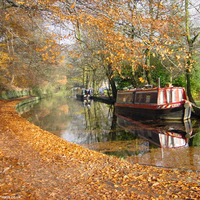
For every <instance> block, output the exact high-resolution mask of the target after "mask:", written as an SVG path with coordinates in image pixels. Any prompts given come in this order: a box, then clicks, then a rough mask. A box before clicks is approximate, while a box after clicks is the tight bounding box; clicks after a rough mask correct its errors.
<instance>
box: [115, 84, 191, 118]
mask: <svg viewBox="0 0 200 200" xmlns="http://www.w3.org/2000/svg"><path fill="white" fill-rule="evenodd" d="M191 111H192V106H191V103H190V102H189V101H187V98H186V93H185V89H184V88H182V87H165V88H160V87H156V88H149V89H134V90H128V91H119V92H118V93H117V101H116V103H115V112H116V114H118V115H122V116H125V117H128V118H146V119H161V120H186V119H189V118H190V117H191Z"/></svg>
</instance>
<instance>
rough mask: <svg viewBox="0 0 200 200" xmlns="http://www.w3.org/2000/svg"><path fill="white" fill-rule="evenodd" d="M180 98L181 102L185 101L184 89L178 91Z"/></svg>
mask: <svg viewBox="0 0 200 200" xmlns="http://www.w3.org/2000/svg"><path fill="white" fill-rule="evenodd" d="M178 98H179V101H182V100H183V90H182V89H179V90H178Z"/></svg>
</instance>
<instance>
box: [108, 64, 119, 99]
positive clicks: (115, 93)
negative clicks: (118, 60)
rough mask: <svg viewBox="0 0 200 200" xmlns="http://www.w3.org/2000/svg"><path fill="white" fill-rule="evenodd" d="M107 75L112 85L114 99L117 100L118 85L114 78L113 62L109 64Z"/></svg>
mask: <svg viewBox="0 0 200 200" xmlns="http://www.w3.org/2000/svg"><path fill="white" fill-rule="evenodd" d="M106 74H107V76H108V79H109V83H110V85H111V88H112V95H113V101H114V102H115V101H116V99H117V87H116V84H115V81H114V78H113V71H112V66H111V64H109V65H108V70H107V73H106Z"/></svg>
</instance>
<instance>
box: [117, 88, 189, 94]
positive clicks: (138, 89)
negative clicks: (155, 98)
mask: <svg viewBox="0 0 200 200" xmlns="http://www.w3.org/2000/svg"><path fill="white" fill-rule="evenodd" d="M166 89H184V90H185V88H184V87H163V88H158V87H156V88H150V89H149V88H148V89H145V88H144V89H143V88H136V89H131V90H123V91H118V93H124V92H126V93H129V92H130V93H131V92H134V91H147V92H149V91H156V90H166Z"/></svg>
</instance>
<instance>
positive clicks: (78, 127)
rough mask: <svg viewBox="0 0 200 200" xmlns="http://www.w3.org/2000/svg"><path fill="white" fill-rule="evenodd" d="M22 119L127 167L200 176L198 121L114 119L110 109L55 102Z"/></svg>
mask: <svg viewBox="0 0 200 200" xmlns="http://www.w3.org/2000/svg"><path fill="white" fill-rule="evenodd" d="M18 112H19V113H20V115H21V116H22V117H24V118H26V119H27V120H28V121H30V122H31V123H33V124H35V125H37V126H40V127H41V128H42V129H44V130H47V131H49V132H51V133H53V134H55V135H57V136H59V137H61V138H63V139H65V140H66V141H69V142H73V143H76V144H79V145H81V146H84V147H86V148H89V149H92V150H95V151H99V152H102V153H104V154H107V155H114V156H117V157H119V158H123V159H125V160H127V161H128V162H130V163H133V164H134V163H139V164H144V165H154V166H162V167H170V168H171V167H173V168H182V169H191V170H198V171H200V134H198V133H199V132H200V120H199V119H198V120H197V119H192V120H191V121H186V122H184V123H182V122H156V123H155V122H153V121H151V120H149V121H142V122H141V121H137V120H130V119H126V118H124V117H120V116H115V115H114V107H113V105H107V104H104V103H101V102H97V101H96V102H94V101H91V102H89V103H86V102H81V101H78V100H76V99H74V98H64V97H56V98H50V99H43V100H41V101H40V102H38V103H35V104H27V105H24V106H21V107H20V108H19V109H18Z"/></svg>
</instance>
